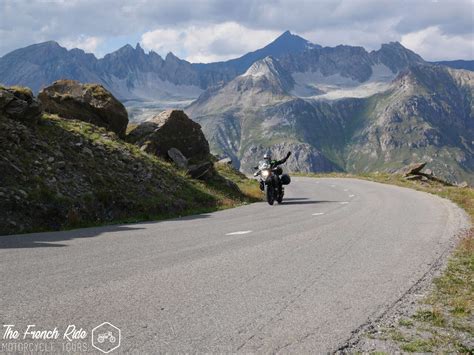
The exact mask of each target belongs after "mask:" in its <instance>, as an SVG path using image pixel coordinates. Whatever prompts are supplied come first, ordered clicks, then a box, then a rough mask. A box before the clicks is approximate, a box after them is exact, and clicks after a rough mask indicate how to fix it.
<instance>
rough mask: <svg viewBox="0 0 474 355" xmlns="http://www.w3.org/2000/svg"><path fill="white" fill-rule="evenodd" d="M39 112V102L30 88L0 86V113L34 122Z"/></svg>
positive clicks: (23, 120)
mask: <svg viewBox="0 0 474 355" xmlns="http://www.w3.org/2000/svg"><path fill="white" fill-rule="evenodd" d="M41 112H42V111H41V103H40V102H39V101H38V100H37V99H36V98H35V97H34V96H33V93H32V92H31V90H30V89H28V88H23V87H10V88H4V87H0V115H3V116H5V117H7V118H11V119H14V120H17V121H20V122H23V123H36V122H38V120H39V118H40V117H41Z"/></svg>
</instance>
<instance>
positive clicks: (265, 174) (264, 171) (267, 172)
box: [262, 170, 270, 178]
mask: <svg viewBox="0 0 474 355" xmlns="http://www.w3.org/2000/svg"><path fill="white" fill-rule="evenodd" d="M268 175H270V172H269V171H268V170H263V171H262V176H263V177H264V178H267V177H268Z"/></svg>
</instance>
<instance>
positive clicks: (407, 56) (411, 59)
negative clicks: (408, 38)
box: [370, 42, 425, 73]
mask: <svg viewBox="0 0 474 355" xmlns="http://www.w3.org/2000/svg"><path fill="white" fill-rule="evenodd" d="M370 55H371V56H372V58H373V59H374V61H376V62H379V63H382V64H385V65H386V66H388V67H389V68H390V69H391V70H392V72H394V73H397V72H399V71H400V70H404V69H406V68H407V67H408V66H409V65H412V64H416V63H425V61H424V60H423V58H421V57H420V56H419V55H418V54H416V53H415V52H413V51H411V50H409V49H408V48H405V47H404V46H403V45H402V44H401V43H399V42H390V43H385V44H382V46H381V47H380V49H379V50H378V51H372V52H371V53H370Z"/></svg>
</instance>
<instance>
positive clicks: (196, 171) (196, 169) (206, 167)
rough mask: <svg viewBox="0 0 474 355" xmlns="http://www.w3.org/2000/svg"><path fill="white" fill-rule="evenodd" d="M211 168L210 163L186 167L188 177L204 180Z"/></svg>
mask: <svg viewBox="0 0 474 355" xmlns="http://www.w3.org/2000/svg"><path fill="white" fill-rule="evenodd" d="M212 166H213V165H212V163H211V162H210V161H206V162H203V163H199V164H193V165H190V166H189V167H188V175H189V176H191V177H192V178H193V179H204V178H205V176H206V174H207V173H208V172H210V171H211V169H212Z"/></svg>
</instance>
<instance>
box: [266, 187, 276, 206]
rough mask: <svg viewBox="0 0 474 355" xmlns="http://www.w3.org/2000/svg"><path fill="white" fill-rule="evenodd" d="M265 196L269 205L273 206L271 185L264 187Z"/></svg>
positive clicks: (273, 199) (273, 198)
mask: <svg viewBox="0 0 474 355" xmlns="http://www.w3.org/2000/svg"><path fill="white" fill-rule="evenodd" d="M265 196H266V197H267V202H268V204H269V205H273V202H275V196H274V189H273V186H271V185H265Z"/></svg>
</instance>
